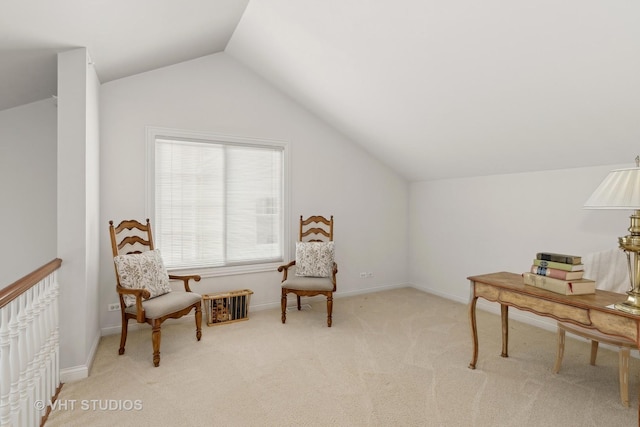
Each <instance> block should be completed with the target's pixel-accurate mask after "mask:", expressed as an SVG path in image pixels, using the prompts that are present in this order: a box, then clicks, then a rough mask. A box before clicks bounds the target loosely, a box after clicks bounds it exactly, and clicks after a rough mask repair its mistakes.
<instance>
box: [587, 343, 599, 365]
mask: <svg viewBox="0 0 640 427" xmlns="http://www.w3.org/2000/svg"><path fill="white" fill-rule="evenodd" d="M597 356H598V341H596V340H591V359H590V361H589V363H591V365H592V366H595V365H596V357H597Z"/></svg>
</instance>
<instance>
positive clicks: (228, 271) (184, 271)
mask: <svg viewBox="0 0 640 427" xmlns="http://www.w3.org/2000/svg"><path fill="white" fill-rule="evenodd" d="M283 264H286V262H284V261H277V262H272V263H266V264H254V265H236V266H230V267H208V268H207V267H201V268H174V269H168V271H169V274H175V275H191V274H198V275H200V276H201V277H202V278H207V277H221V276H233V275H237V274H252V273H264V272H274V271H277V270H278V267H279V266H281V265H283Z"/></svg>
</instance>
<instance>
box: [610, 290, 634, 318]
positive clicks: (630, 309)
mask: <svg viewBox="0 0 640 427" xmlns="http://www.w3.org/2000/svg"><path fill="white" fill-rule="evenodd" d="M627 295H629V296H628V297H627V300H626V301H624V302H617V303H615V305H614V307H615V308H616V309H617V310H620V311H624V312H626V313H631V314H636V315H640V293H638V292H634V291H629V292H627Z"/></svg>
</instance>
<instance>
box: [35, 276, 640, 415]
mask: <svg viewBox="0 0 640 427" xmlns="http://www.w3.org/2000/svg"><path fill="white" fill-rule="evenodd" d="M477 317H478V330H479V332H478V337H479V342H480V349H479V359H478V364H477V369H475V370H471V369H469V368H468V365H469V361H470V360H471V355H472V343H471V334H470V330H469V320H468V309H467V306H466V305H465V304H459V303H456V302H453V301H450V300H447V299H443V298H439V297H436V296H434V295H431V294H427V293H424V292H421V291H419V290H416V289H412V288H402V289H394V290H390V291H384V292H377V293H372V294H366V295H358V296H352V297H345V298H337V299H335V300H334V314H333V326H332V327H331V328H328V327H327V326H326V303H325V302H324V301H322V300H313V301H312V303H311V304H310V307H309V308H308V309H305V310H303V311H300V312H298V311H297V310H295V309H293V310H290V311H289V313H288V316H287V323H286V324H284V325H283V324H282V323H281V322H280V313H279V310H264V311H257V312H254V313H250V319H249V320H247V321H242V322H237V323H233V324H222V325H218V326H212V327H207V326H206V323H205V322H203V323H205V326H203V334H202V340H201V341H200V342H197V341H196V340H195V326H194V325H193V323H192V322H181V321H167V322H165V324H164V325H163V329H162V345H161V357H162V359H161V363H160V367H158V368H154V367H153V364H152V355H151V353H152V350H151V329H150V328H149V327H143V328H142V329H141V330H138V331H133V332H130V333H129V338H128V341H127V346H126V353H125V354H124V355H122V356H118V345H119V344H118V343H119V335H112V336H107V337H104V338H103V339H102V340H101V342H100V344H99V348H98V351H97V355H96V359H95V362H94V365H93V367H92V370H91V373H90V375H89V377H88V378H87V379H84V380H81V381H77V382H73V383H68V384H65V385H64V387H63V388H62V391H61V393H60V395H59V398H58V402H57V405H58V406H57V409H55V410H54V411H52V413H51V414H50V416H49V420H48V421H47V423H46V426H47V427H55V426H96V427H100V426H109V427H112V426H115V425H118V426H140V427H141V426H177V425H180V426H518V427H521V426H545V427H546V426H563V427H571V426H580V427H584V426H603V425H615V426H631V425H636V424H637V422H638V420H637V408H638V406H637V405H638V403H637V402H638V390H637V389H638V375H637V373H638V367H639V366H638V365H639V364H638V360H637V359H636V358H632V361H631V367H630V371H631V372H632V373H633V374H632V376H631V379H630V390H629V397H630V400H631V407H630V408H626V407H624V406H622V404H621V402H620V395H619V389H618V375H617V372H618V358H617V353H616V352H614V351H611V350H608V349H606V348H601V349H600V352H599V354H598V362H597V366H591V365H589V344H588V343H587V342H586V340H577V339H576V340H574V339H568V340H567V345H566V349H565V357H564V362H563V365H562V369H561V371H560V373H559V374H553V373H552V368H553V362H554V359H555V348H556V338H555V334H554V333H552V332H549V331H545V330H542V329H540V328H536V327H533V326H530V325H527V324H523V323H520V322H516V321H513V320H510V323H509V357H508V358H502V357H500V351H501V333H500V331H501V326H500V317H499V316H498V315H495V314H492V313H487V312H484V311H481V310H479V311H478V315H477ZM145 326H146V325H145Z"/></svg>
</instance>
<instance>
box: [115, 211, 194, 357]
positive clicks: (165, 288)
mask: <svg viewBox="0 0 640 427" xmlns="http://www.w3.org/2000/svg"><path fill="white" fill-rule="evenodd" d="M109 235H110V236H111V249H112V251H113V257H114V267H115V271H116V283H117V284H116V291H117V292H118V296H119V298H120V312H121V314H122V334H121V335H120V349H119V351H118V353H119V354H124V346H125V343H126V341H127V327H128V323H129V320H130V319H135V320H136V321H137V322H138V323H148V324H149V325H151V327H152V332H151V342H152V344H153V364H154V366H156V367H157V366H159V365H160V337H161V335H160V327H161V325H162V322H164V321H165V320H167V319H177V318H180V317H182V316H184V315H186V314H188V313H190V312H191V310H193V309H195V320H196V338H197V340H198V341H200V338H201V337H202V328H201V325H202V306H201V301H202V297H201V296H200V295H199V294H196V293H194V292H191V288H190V287H189V281H190V280H194V281H196V282H199V281H200V276H197V275H190V276H176V275H170V274H167V270H166V269H165V267H164V265H163V263H162V258H161V257H160V253H159V252H158V251H157V250H156V249H155V248H154V246H153V235H152V233H151V224H150V223H149V219H147V222H146V225H145V224H142V223H140V222H138V221H135V220H128V221H122V222H121V223H120V224H118V225H117V226H116V227H114V226H113V221H109ZM174 279H175V280H181V281H182V282H183V284H184V289H185V292H180V291H171V288H170V287H169V280H174Z"/></svg>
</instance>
